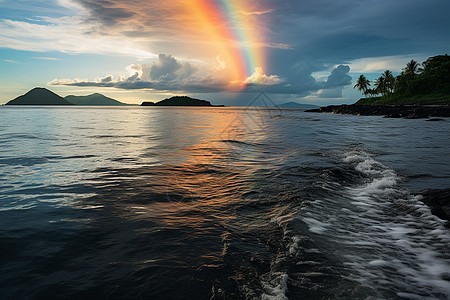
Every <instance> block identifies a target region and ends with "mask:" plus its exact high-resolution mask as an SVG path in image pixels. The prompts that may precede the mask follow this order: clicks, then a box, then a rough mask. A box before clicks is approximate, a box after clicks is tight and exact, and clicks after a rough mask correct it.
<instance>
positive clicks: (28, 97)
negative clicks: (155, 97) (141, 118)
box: [5, 87, 132, 106]
mask: <svg viewBox="0 0 450 300" xmlns="http://www.w3.org/2000/svg"><path fill="white" fill-rule="evenodd" d="M5 105H42V106H46V105H77V106H128V105H132V104H127V103H123V102H120V101H119V100H116V99H112V98H109V97H106V96H105V95H102V94H99V93H95V94H91V95H87V96H74V95H69V96H66V97H64V98H63V97H61V96H59V95H57V94H56V93H54V92H52V91H50V90H48V89H46V88H41V87H36V88H34V89H32V90H30V91H28V92H27V93H26V94H24V95H22V96H19V97H17V98H15V99H13V100H11V101H8V102H7V103H6V104H5Z"/></svg>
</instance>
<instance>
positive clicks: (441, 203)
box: [420, 188, 450, 228]
mask: <svg viewBox="0 0 450 300" xmlns="http://www.w3.org/2000/svg"><path fill="white" fill-rule="evenodd" d="M420 194H421V195H422V196H423V198H422V202H423V203H425V204H426V205H428V206H429V207H430V208H431V212H432V213H433V214H434V215H436V216H438V217H439V218H441V219H443V220H446V221H447V222H446V224H445V226H446V227H447V228H450V188H448V189H435V190H433V189H427V190H424V191H422V192H420Z"/></svg>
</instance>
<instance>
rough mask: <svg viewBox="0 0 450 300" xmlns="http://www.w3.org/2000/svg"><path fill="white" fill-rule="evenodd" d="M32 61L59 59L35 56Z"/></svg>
mask: <svg viewBox="0 0 450 300" xmlns="http://www.w3.org/2000/svg"><path fill="white" fill-rule="evenodd" d="M32 59H40V60H59V58H55V57H45V56H35V57H32Z"/></svg>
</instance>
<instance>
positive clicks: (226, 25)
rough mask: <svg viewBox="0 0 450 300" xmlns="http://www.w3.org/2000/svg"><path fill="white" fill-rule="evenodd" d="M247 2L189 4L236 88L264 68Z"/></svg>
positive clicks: (198, 0)
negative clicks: (257, 70) (217, 50)
mask: <svg viewBox="0 0 450 300" xmlns="http://www.w3.org/2000/svg"><path fill="white" fill-rule="evenodd" d="M244 2H245V0H189V1H186V5H188V6H189V8H190V10H191V12H192V13H193V14H194V16H195V17H196V19H197V20H198V21H199V26H201V28H202V30H203V31H204V32H205V33H206V34H207V35H208V39H209V40H210V41H211V42H212V43H213V44H214V45H215V46H216V47H217V49H219V51H220V56H221V59H223V60H224V61H225V63H226V65H227V70H229V71H230V79H231V80H230V83H231V85H232V86H234V87H235V88H236V87H237V86H241V88H242V87H243V86H245V82H246V80H247V78H248V77H249V76H251V75H252V74H253V73H254V72H255V71H256V68H264V65H265V62H264V53H263V51H262V47H258V46H257V45H258V42H259V36H258V35H257V30H255V29H256V28H255V27H256V26H255V24H253V23H252V18H251V16H249V15H246V14H245V13H244V12H245V11H248V10H247V7H246V6H245V3H244Z"/></svg>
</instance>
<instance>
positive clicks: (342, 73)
mask: <svg viewBox="0 0 450 300" xmlns="http://www.w3.org/2000/svg"><path fill="white" fill-rule="evenodd" d="M295 67H296V68H295V70H296V71H295V72H293V73H292V74H294V75H296V76H293V77H292V78H294V79H293V80H289V81H288V80H285V79H284V78H281V77H280V76H277V75H266V74H265V73H264V72H263V70H262V69H261V68H256V70H255V72H254V73H253V74H252V75H251V76H249V77H248V78H247V79H246V80H245V82H243V84H242V85H239V86H238V87H237V89H236V88H235V87H236V86H232V87H231V88H230V82H229V77H228V76H227V75H228V74H227V69H226V68H225V69H221V68H217V67H215V66H214V65H211V66H210V67H205V66H201V67H200V66H197V65H192V63H189V62H184V61H180V60H177V59H176V58H175V57H173V56H171V55H165V54H160V55H158V59H157V60H156V61H155V62H153V63H152V64H150V65H148V64H132V65H129V66H127V67H126V71H127V72H128V75H126V76H120V77H117V78H113V76H111V75H108V76H105V77H103V78H98V79H96V80H87V79H79V78H77V79H73V80H71V79H55V80H53V81H52V82H49V85H66V86H79V87H113V88H118V89H125V90H133V89H148V90H152V91H164V92H166V91H177V92H185V93H215V92H236V91H240V92H260V91H265V92H269V93H274V94H296V95H298V96H308V95H311V94H317V95H319V97H325V98H332V97H334V98H336V97H342V88H343V87H344V86H346V85H348V84H350V83H351V77H350V76H349V75H348V72H349V70H350V68H349V67H348V66H343V65H340V66H338V67H336V68H335V69H333V70H332V72H331V74H330V75H329V76H328V78H327V80H326V81H325V82H318V81H316V80H315V79H314V78H313V77H312V76H311V73H312V71H313V70H314V67H313V66H312V65H311V64H308V63H306V64H296V65H295Z"/></svg>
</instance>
